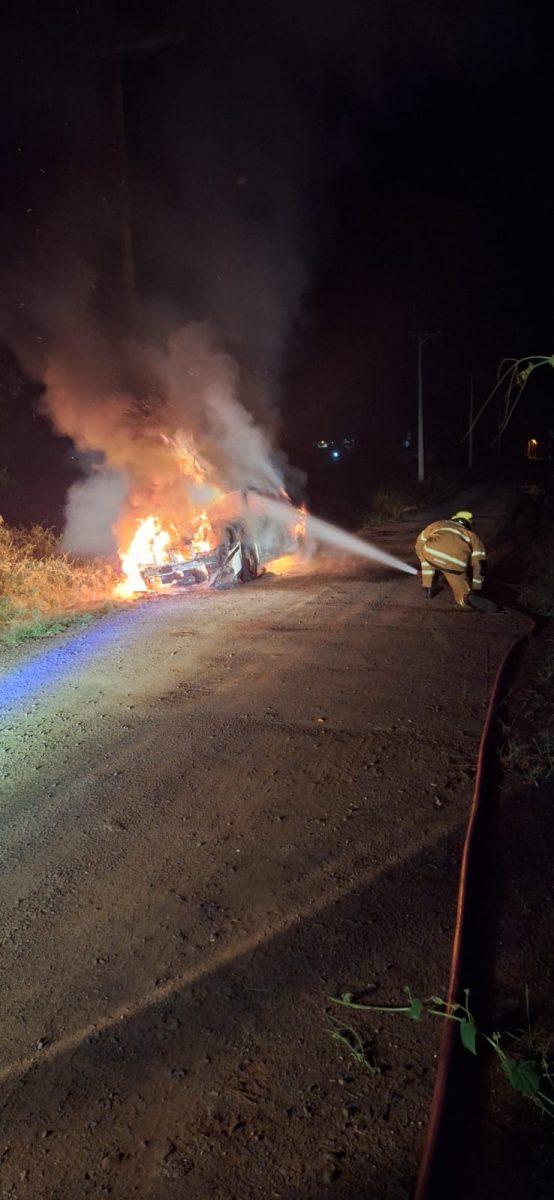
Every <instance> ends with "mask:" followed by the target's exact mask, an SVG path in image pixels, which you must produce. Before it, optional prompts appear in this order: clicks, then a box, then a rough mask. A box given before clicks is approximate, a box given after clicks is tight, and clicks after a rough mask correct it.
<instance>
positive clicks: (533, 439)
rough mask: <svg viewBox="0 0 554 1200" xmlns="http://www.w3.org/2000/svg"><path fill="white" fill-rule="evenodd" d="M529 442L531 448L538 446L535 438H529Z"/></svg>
mask: <svg viewBox="0 0 554 1200" xmlns="http://www.w3.org/2000/svg"><path fill="white" fill-rule="evenodd" d="M529 440H530V443H531V445H532V446H538V444H539V443H538V441H537V439H536V438H530V439H529Z"/></svg>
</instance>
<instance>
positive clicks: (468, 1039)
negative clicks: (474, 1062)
mask: <svg viewBox="0 0 554 1200" xmlns="http://www.w3.org/2000/svg"><path fill="white" fill-rule="evenodd" d="M476 1038H477V1026H476V1024H475V1021H474V1020H473V1018H471V1020H468V1019H467V1017H464V1018H463V1020H462V1021H460V1039H461V1042H462V1046H464V1047H465V1049H466V1050H469V1053H470V1054H477V1049H476V1046H475V1040H476Z"/></svg>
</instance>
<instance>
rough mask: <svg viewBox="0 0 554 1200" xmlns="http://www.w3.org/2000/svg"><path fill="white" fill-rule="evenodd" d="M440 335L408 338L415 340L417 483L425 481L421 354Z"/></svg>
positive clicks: (421, 334) (415, 334)
mask: <svg viewBox="0 0 554 1200" xmlns="http://www.w3.org/2000/svg"><path fill="white" fill-rule="evenodd" d="M441 336H442V335H441V333H411V334H410V337H413V338H415V339H416V340H417V481H418V483H423V480H424V479H425V441H424V436H423V355H422V353H421V351H422V348H423V346H424V345H425V342H428V341H429V340H430V338H434V337H441Z"/></svg>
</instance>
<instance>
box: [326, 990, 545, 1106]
mask: <svg viewBox="0 0 554 1200" xmlns="http://www.w3.org/2000/svg"><path fill="white" fill-rule="evenodd" d="M406 993H407V997H408V1003H407V1004H401V1005H389V1004H384V1005H381V1004H360V1003H356V1002H355V1000H354V997H353V995H352V993H351V992H345V993H343V995H342V996H338V997H337V996H333V997H331V1000H332V1002H333V1004H337V1005H339V1006H340V1007H342V1008H347V1009H350V1010H355V1011H357V1012H380V1013H388V1014H403V1015H404V1016H407V1017H408V1018H409V1019H410V1020H411V1021H421V1020H422V1019H423V1017H424V1016H426V1015H428V1016H431V1017H438V1018H439V1019H440V1020H444V1021H454V1022H456V1024H457V1025H458V1028H459V1033H460V1041H461V1043H462V1046H463V1047H464V1049H465V1050H467V1051H468V1052H469V1053H470V1054H473V1055H476V1054H477V1046H478V1042H479V1040H481V1041H482V1042H484V1043H485V1044H486V1045H488V1046H489V1047H490V1049H491V1050H492V1051H493V1052H494V1054H495V1055H496V1057H497V1059H498V1061H499V1063H500V1066H501V1069H502V1071H503V1073H504V1075H505V1076H506V1079H507V1080H508V1083H509V1084H510V1086H511V1087H512V1088H513V1090H514V1091H515V1092H519V1093H520V1095H522V1096H526V1097H527V1098H528V1099H529V1100H532V1101H533V1104H536V1105H537V1107H538V1108H539V1109H540V1110H541V1112H542V1113H544V1114H546V1115H547V1116H550V1117H554V1064H553V1061H552V1054H551V1039H550V1038H549V1037H545V1036H543V1035H542V1034H541V1033H540V1031H537V1030H536V1029H533V1028H532V1027H531V1021H530V1013H529V993H528V990H527V989H526V993H525V1001H526V1012H527V1029H526V1030H520V1031H518V1032H517V1033H511V1032H509V1031H504V1032H502V1033H501V1032H498V1031H495V1032H494V1033H491V1034H488V1033H484V1032H483V1031H482V1030H481V1029H478V1027H477V1023H476V1021H475V1017H474V1016H473V1013H472V1012H471V1009H470V1007H469V995H470V993H469V989H468V988H465V989H464V999H463V1001H461V1002H459V1003H456V1004H449V1003H448V1002H447V1001H446V1000H443V999H442V997H441V996H430V997H429V998H428V999H427V1000H421V999H419V998H418V997H417V996H412V993H411V992H410V989H409V988H408V987H407V988H406ZM345 1028H347V1029H350V1026H345ZM356 1036H357V1038H358V1039H359V1041H360V1042H361V1044H362V1045H363V1039H362V1038H361V1035H359V1034H356ZM340 1040H343V1039H340ZM507 1043H509V1044H510V1047H511V1053H508V1052H507V1049H506V1044H507Z"/></svg>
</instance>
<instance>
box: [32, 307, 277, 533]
mask: <svg viewBox="0 0 554 1200" xmlns="http://www.w3.org/2000/svg"><path fill="white" fill-rule="evenodd" d="M46 383H47V392H46V397H45V401H44V406H45V409H46V411H47V413H48V415H49V416H50V418H51V420H52V422H53V425H54V427H55V429H56V431H57V432H58V433H60V434H63V435H65V436H67V437H70V438H71V439H72V441H73V442H74V444H75V446H76V447H77V449H78V450H79V451H81V452H85V453H90V452H94V453H95V454H96V455H98V453H100V454H101V456H102V458H101V461H100V463H99V464H98V463H97V464H96V466H95V467H94V468H93V470H92V473H91V474H90V476H89V478H88V479H85V480H82V481H79V482H77V483H75V484H74V485H73V486H72V488H71V489H70V492H69V496H68V503H67V517H66V529H65V539H64V540H65V544H66V547H67V549H70V550H73V551H75V552H78V553H81V554H91V553H94V554H109V553H112V552H113V550H114V530H115V531H116V533H117V540H120V539H123V540H125V537H126V536H127V535H128V534H130V533H131V531H132V529H133V528H134V525H135V523H136V519H137V518H141V517H144V516H147V515H148V514H149V513H155V514H160V515H162V517H163V518H164V519H166V520H169V521H172V522H174V524H175V525H176V526H177V527H178V528H183V527H184V526H185V525H186V519H187V513H189V512H192V511H194V510H196V511H197V510H198V508H199V507H203V506H204V505H205V504H208V503H209V501H210V499H211V498H213V497H214V496H215V495H216V493H217V489H218V488H221V489H223V490H235V489H241V488H245V487H258V488H262V489H265V490H267V489H270V490H272V491H275V490H276V489H278V488H280V487H282V485H283V479H282V475H281V472H280V470H279V469H278V467H277V466H276V465H275V463H274V461H273V457H272V450H271V445H270V441H269V439H268V437H267V435H266V434H265V433H264V431H263V430H262V429H261V428H260V427H259V426H258V425H256V424H255V423H254V420H253V418H252V416H251V415H250V413H249V412H248V411H247V410H246V409H245V408H244V407H243V405H242V404H241V403H240V401H239V399H238V390H239V387H240V372H239V369H238V367H237V364H236V363H235V362H234V361H233V359H232V358H231V357H230V356H229V355H227V354H224V353H222V352H221V351H218V350H217V349H216V347H215V345H214V342H213V336H212V334H211V332H210V329H209V327H208V325H207V324H189V325H187V326H185V327H183V328H182V329H180V330H178V331H177V332H175V333H173V334H171V336H170V337H169V338H168V340H167V342H166V343H165V345H162V346H160V345H153V344H150V345H147V344H145V343H141V344H140V345H139V344H137V343H133V342H132V341H129V342H127V343H125V344H124V345H123V346H122V347H120V348H119V350H118V351H117V352H114V351H113V349H112V350H110V347H109V346H107V345H106V344H103V342H102V341H101V340H100V341H90V340H89V341H88V343H87V344H86V345H85V344H84V343H83V341H81V342H80V343H77V344H76V345H74V347H73V350H72V352H71V353H70V352H68V351H66V352H65V354H64V353H61V352H60V353H58V354H57V355H56V356H55V357H54V358H53V359H52V361H51V362H50V363H49V365H48V367H47V371H46Z"/></svg>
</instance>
